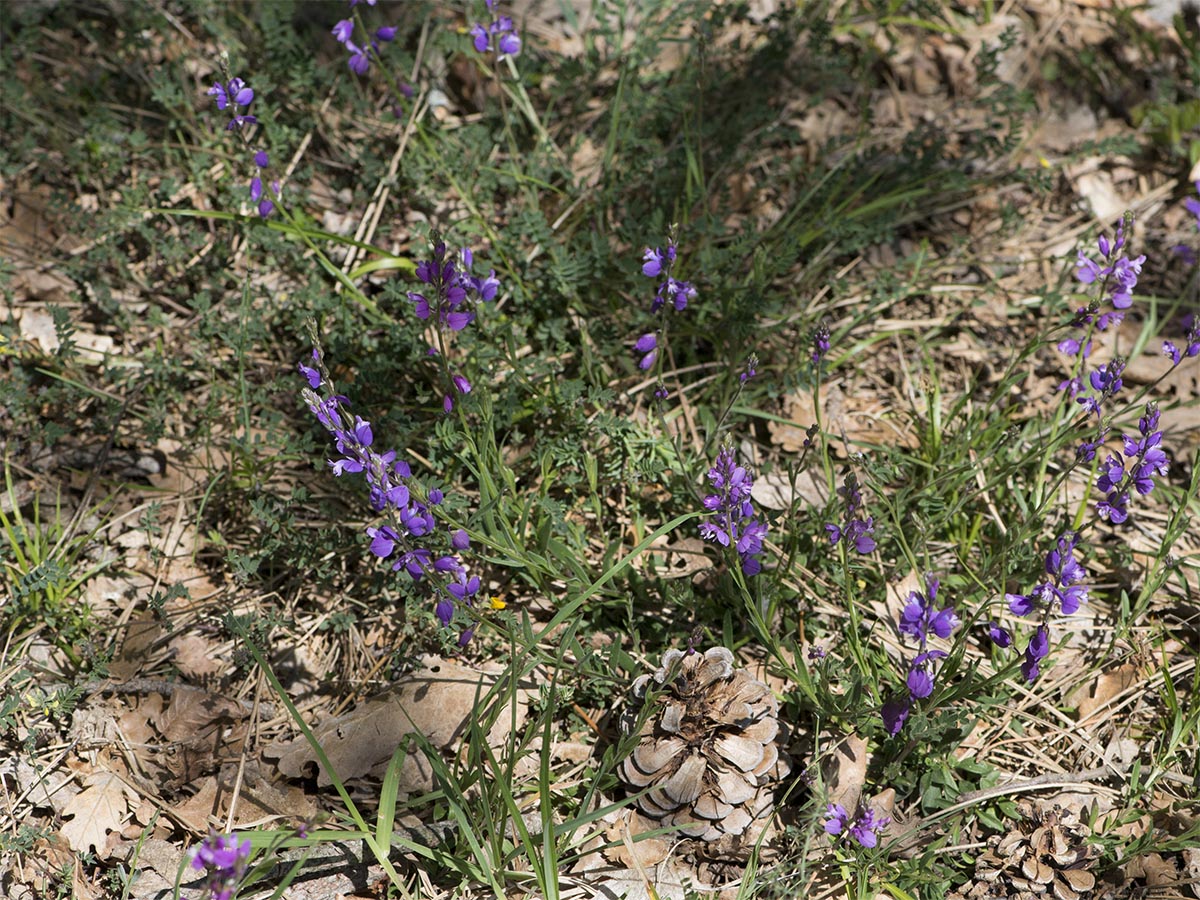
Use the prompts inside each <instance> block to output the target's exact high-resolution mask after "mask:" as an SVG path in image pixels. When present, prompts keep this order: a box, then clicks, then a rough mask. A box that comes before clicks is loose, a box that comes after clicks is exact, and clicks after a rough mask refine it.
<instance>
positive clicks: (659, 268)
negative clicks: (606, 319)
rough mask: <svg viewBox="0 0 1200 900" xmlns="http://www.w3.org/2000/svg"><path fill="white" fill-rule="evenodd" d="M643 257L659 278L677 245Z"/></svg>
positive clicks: (648, 274)
mask: <svg viewBox="0 0 1200 900" xmlns="http://www.w3.org/2000/svg"><path fill="white" fill-rule="evenodd" d="M222 109H224V107H222ZM642 259H643V260H644V263H643V264H642V274H643V275H645V276H646V277H647V278H657V277H658V276H659V275H661V274H662V272H663V269H664V268H669V267H670V265H671V263H673V262H675V245H674V244H668V245H667V249H666V251H665V252H664V251H663V250H662V249H660V248H658V247H654V248H653V249H651V248H650V247H647V248H646V250H645V252H643V253H642Z"/></svg>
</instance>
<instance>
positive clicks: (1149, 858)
mask: <svg viewBox="0 0 1200 900" xmlns="http://www.w3.org/2000/svg"><path fill="white" fill-rule="evenodd" d="M1122 868H1123V869H1124V873H1125V877H1126V878H1129V879H1131V880H1136V881H1140V882H1142V883H1143V884H1144V885H1145V886H1146V887H1168V886H1170V885H1174V884H1178V883H1179V866H1178V865H1176V864H1175V861H1174V860H1172V859H1164V858H1163V857H1162V856H1161V855H1159V854H1158V853H1146V854H1144V855H1142V856H1135V857H1134V858H1133V859H1131V860H1129V862H1127V863H1126V864H1125V865H1124V866H1123V867H1122Z"/></svg>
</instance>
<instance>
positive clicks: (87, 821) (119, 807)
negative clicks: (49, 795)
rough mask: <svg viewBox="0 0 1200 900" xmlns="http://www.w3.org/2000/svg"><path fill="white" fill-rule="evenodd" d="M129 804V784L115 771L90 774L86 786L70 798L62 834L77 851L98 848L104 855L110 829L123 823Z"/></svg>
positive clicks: (97, 853)
mask: <svg viewBox="0 0 1200 900" xmlns="http://www.w3.org/2000/svg"><path fill="white" fill-rule="evenodd" d="M127 810H128V804H127V803H126V801H125V785H124V784H122V783H121V779H120V778H118V777H117V776H116V775H114V774H113V773H112V772H97V773H95V774H94V775H89V776H88V779H87V781H86V782H84V789H83V790H82V791H80V792H79V793H78V794H76V795H75V796H74V797H72V798H71V799H70V801H68V803H67V805H66V807H65V809H64V810H63V817H64V818H66V819H69V820H70V821H68V822H66V823H64V824H63V827H62V835H63V837H65V838H66V839H67V843H69V844H70V845H71V849H72V850H74V851H76V852H77V853H86V852H87V851H88V850H89V849H94V850H95V851H96V855H97V856H99V857H100V858H101V859H103V858H104V857H105V856H106V855H107V852H108V833H109V832H110V831H117V830H118V829H120V827H121V820H122V819H123V818H124V817H125V813H126V811H127Z"/></svg>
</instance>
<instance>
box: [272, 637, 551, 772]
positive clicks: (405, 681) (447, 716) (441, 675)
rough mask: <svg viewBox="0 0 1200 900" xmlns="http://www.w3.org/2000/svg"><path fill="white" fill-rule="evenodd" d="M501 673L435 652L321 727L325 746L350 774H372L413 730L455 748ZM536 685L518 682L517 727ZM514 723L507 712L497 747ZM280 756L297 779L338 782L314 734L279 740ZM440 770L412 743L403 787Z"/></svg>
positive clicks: (318, 732) (337, 767) (494, 736)
mask: <svg viewBox="0 0 1200 900" xmlns="http://www.w3.org/2000/svg"><path fill="white" fill-rule="evenodd" d="M498 676H499V673H498V672H495V671H492V672H479V671H476V670H474V669H469V668H467V667H466V666H460V665H459V664H457V663H454V662H450V661H449V660H444V659H437V658H431V659H428V660H426V663H425V666H424V668H422V669H421V670H420V671H416V672H411V673H409V674H407V675H405V676H404V677H403V678H401V679H400V680H399V681H398V682H397V683H396V684H394V685H393V686H392V687H391V688H389V689H388V690H386V691H384V692H383V693H381V694H377V695H376V696H374V697H371V698H369V699H368V700H366V701H364V702H363V703H361V704H359V705H358V707H357V708H355V709H354V710H352V711H351V712H349V713H347V714H346V715H344V716H338V717H336V718H333V719H330V720H328V721H325V722H322V723H321V724H320V725H318V726H316V727H315V728H313V734H314V735H315V736H316V739H317V741H318V743H320V745H321V748H322V749H323V750H324V751H325V754H326V756H328V757H329V761H330V763H331V764H332V765H333V768H334V771H336V772H337V774H338V777H339V778H341V779H342V780H345V779H348V778H357V777H359V776H362V775H366V774H368V773H369V772H371V771H372V770H373V769H375V768H376V767H377V766H383V765H386V764H387V762H388V760H390V759H391V758H392V754H394V753H395V752H396V748H397V747H399V746H400V742H401V741H402V740H404V738H405V736H406V735H408V734H410V733H412V732H414V731H416V732H419V733H421V734H423V735H424V736H425V738H426V739H427V740H428V741H429V743H430V744H432V745H433V746H434V747H436V748H438V749H439V750H444V749H446V748H448V747H449V746H450V745H451V744H452V743H453V742H454V740H455V739H456V738H457V737H458V736H459V735H460V734H461V733H462V732H463V730H464V729H465V728H466V727H467V724H468V722H469V721H470V719H471V716H472V715H473V714H474V713H475V712H476V704H477V702H478V701H479V700H480V699H482V698H483V697H484V696H485V695H486V694H487V693H488V690H489V688H490V687H491V686H492V685H493V684H494V683H495V681H496V679H497V677H498ZM532 690H533V688H532V686H531V685H529V684H522V685H521V686H520V687H519V688H518V706H517V723H516V724H517V727H518V728H519V727H520V725H521V723H522V722H523V721H524V713H525V699H526V698H527V697H528V696H529V695H530V693H531V692H532ZM510 725H511V717H510V716H508V715H507V714H504V715H501V716H500V717H499V718H498V719H497V721H496V725H495V726H494V727H493V729H492V732H491V733H490V734H489V736H488V740H489V743H490V744H491V746H497V745H498V743H499V741H500V740H502V739H503V736H504V734H505V733H506V731H507V729H508V728H509V727H510ZM265 752H266V755H267V756H269V757H272V758H278V760H279V771H280V772H282V773H283V774H284V775H287V776H288V777H291V778H303V777H309V776H310V775H314V774H315V775H316V778H317V784H318V785H320V786H322V787H325V786H328V785H330V784H332V781H331V780H330V778H329V773H328V772H326V771H324V769H321V770H320V771H317V769H318V768H319V765H318V763H317V757H316V754H315V753H313V750H312V747H310V746H309V744H308V741H307V740H306V739H305V738H303V737H299V738H296V739H294V740H291V741H283V742H277V743H275V744H273V745H271V746H269V747H267V748H266V750H265ZM431 786H432V772H431V770H430V767H429V763H428V761H427V760H426V759H425V757H424V756H423V755H422V754H421V752H420V750H418V749H417V748H416V745H411V746H410V750H409V753H408V755H407V756H406V757H405V760H404V765H403V767H402V768H401V774H400V792H401V794H405V795H407V794H411V793H416V792H420V791H424V790H428V789H429V788H430V787H431Z"/></svg>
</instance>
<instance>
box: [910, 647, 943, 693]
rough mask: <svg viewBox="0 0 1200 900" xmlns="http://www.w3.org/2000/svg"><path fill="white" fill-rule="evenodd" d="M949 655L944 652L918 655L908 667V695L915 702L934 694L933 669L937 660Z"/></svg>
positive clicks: (927, 652) (929, 652)
mask: <svg viewBox="0 0 1200 900" xmlns="http://www.w3.org/2000/svg"><path fill="white" fill-rule="evenodd" d="M946 655H947V654H946V652H945V651H944V650H928V651H926V652H925V653H918V654H917V655H916V656H915V657H913V661H912V662H911V663H910V664H909V667H908V677H907V678H906V679H905V683H906V684H907V685H908V693H909V696H911V697H912V698H913V699H914V700H924V699H925V698H926V697H928V696H929V695H930V694H932V693H933V672H932V671H931V669H932V668H933V666H932V663H933V661H934V660H936V659H942V658H943V657H945V656H946Z"/></svg>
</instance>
